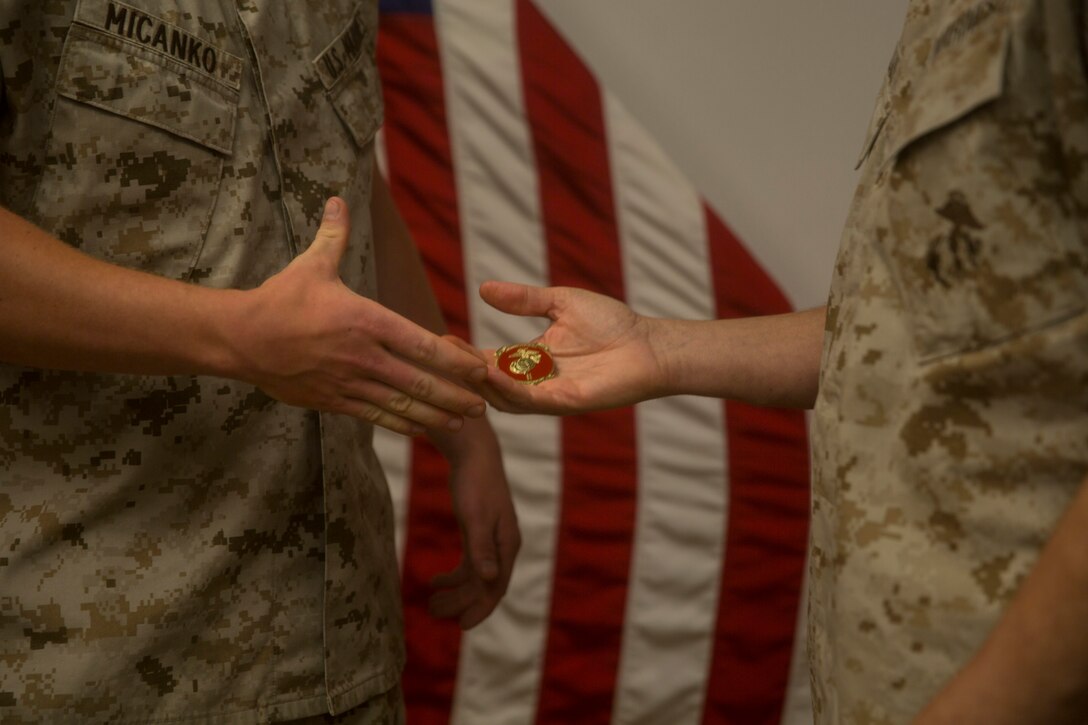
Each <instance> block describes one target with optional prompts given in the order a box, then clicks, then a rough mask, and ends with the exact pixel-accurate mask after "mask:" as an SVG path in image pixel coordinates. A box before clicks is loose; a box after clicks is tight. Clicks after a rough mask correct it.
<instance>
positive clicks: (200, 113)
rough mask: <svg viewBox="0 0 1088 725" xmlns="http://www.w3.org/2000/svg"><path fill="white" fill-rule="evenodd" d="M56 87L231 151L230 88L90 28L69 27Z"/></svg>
mask: <svg viewBox="0 0 1088 725" xmlns="http://www.w3.org/2000/svg"><path fill="white" fill-rule="evenodd" d="M234 60H238V59H234ZM238 62H239V63H240V62H241V61H240V60H239V61H238ZM57 93H58V94H60V95H61V96H64V97H66V98H69V99H71V100H74V101H78V102H80V103H86V104H88V105H91V106H95V107H97V108H101V109H103V110H106V111H109V112H111V113H115V114H117V115H119V116H124V117H125V118H130V119H132V120H134V121H139V122H141V123H145V124H148V125H150V126H155V127H157V128H161V129H163V130H165V131H169V132H170V133H173V134H176V135H178V136H181V137H183V138H186V139H189V140H190V141H193V142H195V143H198V144H201V145H202V146H206V147H208V148H210V149H213V150H215V151H218V152H219V153H221V154H224V155H227V156H229V155H230V154H231V149H232V146H233V143H234V123H235V117H236V115H237V108H238V92H237V90H236V89H234V88H231V87H230V85H229V84H226V83H222V82H219V81H216V80H214V79H212V78H210V77H208V76H206V75H204V74H201V73H197V72H194V71H192V70H191V69H190V68H189V67H188V66H187V65H186V64H184V63H181V62H179V61H177V60H174V59H172V58H170V57H168V56H165V55H163V54H161V53H158V52H155V51H154V50H151V49H148V48H145V47H143V46H141V45H138V44H136V43H132V42H128V41H126V40H125V39H123V38H120V37H116V36H114V35H111V34H108V33H105V32H103V31H100V30H97V29H95V28H92V27H88V26H85V25H81V24H79V23H76V24H73V25H72V26H71V28H70V29H69V32H68V38H67V40H66V42H65V45H64V52H63V56H62V58H61V64H60V70H59V72H58V76H57Z"/></svg>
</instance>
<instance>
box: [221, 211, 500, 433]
mask: <svg viewBox="0 0 1088 725" xmlns="http://www.w3.org/2000/svg"><path fill="white" fill-rule="evenodd" d="M350 231H351V230H350V225H349V215H348V210H347V206H346V204H345V203H344V202H343V200H341V199H337V198H335V197H334V198H332V199H329V201H328V202H327V203H326V207H325V216H324V218H323V220H322V222H321V227H320V228H319V229H318V231H317V235H316V236H315V238H314V242H313V244H312V245H311V246H310V247H309V248H308V249H307V250H306V251H305V252H303V253H302V254H300V255H299V256H298V257H297V258H296V259H295V260H294V261H292V262H291V264H289V265H288V266H287V267H286V268H284V269H283V271H281V272H280V273H278V274H276V275H274V276H273V277H271V278H269V279H268V280H267V281H266V282H265V283H264V284H262V285H261V286H260V287H258V288H257V289H255V290H252V291H251V292H247V293H243V294H244V295H245V296H246V303H245V304H244V305H242V308H241V311H240V314H239V319H238V320H237V321H236V322H235V323H234V324H233V326H232V327H233V330H234V337H235V339H234V340H233V341H232V346H233V348H234V349H235V350H236V352H237V354H236V357H237V359H238V363H237V367H238V368H239V371H238V374H237V377H238V378H239V379H242V380H247V381H249V382H252V383H254V384H256V385H257V386H258V387H260V388H261V389H262V390H264V391H265V392H266V393H268V394H269V395H271V396H272V397H274V398H276V399H278V400H281V401H283V402H285V403H289V404H291V405H298V406H302V407H307V408H313V409H315V410H321V411H326V412H332V413H343V414H346V415H351V416H354V417H357V418H360V419H363V420H367V421H370V422H372V423H374V424H376V425H380V426H382V427H385V428H388V429H390V430H392V431H395V432H397V433H403V434H409V435H415V434H419V433H422V432H424V430H426V429H432V428H449V429H458V428H460V427H461V425H462V424H463V421H464V418H463V416H470V417H471V416H479V415H482V414H483V412H484V409H485V405H484V400H483V399H482V398H481V397H480V396H479V395H478V394H477V393H475V392H472V391H471V390H469V389H468V388H469V386H471V385H472V384H474V383H478V382H479V381H482V380H483V379H484V378H485V377H486V367H485V365H484V363H483V362H482V361H481V360H480V359H479V358H478V357H477V356H476V355H474V354H472V353H470V352H468V351H466V350H464V349H462V348H461V347H459V346H458V345H456V344H454V343H452V342H451V341H449V340H447V339H443V338H441V337H439V336H437V335H435V334H433V333H431V332H430V331H428V330H426V329H424V328H422V327H420V326H419V325H416V324H415V323H413V322H411V321H410V320H407V319H405V318H404V317H401V316H400V315H397V314H396V313H394V312H392V311H390V310H388V309H386V308H385V307H383V306H381V305H380V304H378V303H377V302H375V301H373V300H370V299H368V298H366V297H363V296H360V295H358V294H356V293H355V292H353V291H352V290H350V289H349V288H348V287H347V286H346V285H345V284H344V283H343V281H341V279H340V276H339V266H340V260H341V258H342V257H343V255H344V251H345V250H346V248H347V245H348V237H349V234H350Z"/></svg>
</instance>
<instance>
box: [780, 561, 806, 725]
mask: <svg viewBox="0 0 1088 725" xmlns="http://www.w3.org/2000/svg"><path fill="white" fill-rule="evenodd" d="M805 563H806V566H805V571H806V572H807V571H808V566H807V564H808V562H807V561H806V562H805ZM806 602H808V576H807V575H806V576H805V578H804V581H803V582H802V586H801V598H800V606H798V607H797V629H796V634H795V635H794V638H793V663H792V666H791V667H790V679H789V683H788V684H787V685H786V696H785V702H784V703H783V704H782V725H812V717H813V715H812V682H811V678H810V677H809V665H808V647H807V646H806V643H807V642H808V606H806Z"/></svg>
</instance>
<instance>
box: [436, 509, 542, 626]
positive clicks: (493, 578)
mask: <svg viewBox="0 0 1088 725" xmlns="http://www.w3.org/2000/svg"><path fill="white" fill-rule="evenodd" d="M467 546H468V548H469V555H468V556H467V557H465V558H464V559H463V560H462V562H461V565H460V566H458V567H457V568H456V569H454V570H453V571H449V572H445V573H442V574H438V575H437V576H435V577H434V578H433V579H431V587H432V588H434V589H437V590H439V591H436V592H435V593H434V594H433V595H431V598H430V600H429V602H428V609H429V611H430V613H431V615H432V616H434V617H439V618H443V619H453V618H456V619H457V620H458V624H459V625H460V626H461V628H462V629H471V628H472V627H475V626H476V625H477V624H479V623H480V622H482V621H483V620H484V619H486V618H487V616H488V615H489V614H491V612H492V611H493V610H494V609H495V607H496V606H497V605H498V603H499V601H500V600H501V599H502V598H503V596H504V595H505V594H506V589H507V586H509V584H510V576H511V574H512V573H513V569H514V560H515V559H516V558H517V553H518V550H519V549H520V548H521V535H520V533H519V532H518V526H517V522H516V518H513V517H511V518H509V519H505V520H504V521H502V522H500V523H499V526H498V530H497V532H496V533H495V539H494V541H491V542H490V543H484V542H473V541H469V542H467ZM490 566H493V568H492V569H490V571H489V572H488V574H485V572H484V571H482V569H483V568H484V567H490Z"/></svg>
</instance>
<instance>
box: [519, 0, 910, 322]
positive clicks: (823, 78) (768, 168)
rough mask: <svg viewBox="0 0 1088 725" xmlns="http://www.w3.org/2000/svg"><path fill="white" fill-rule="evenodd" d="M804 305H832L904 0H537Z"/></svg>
mask: <svg viewBox="0 0 1088 725" xmlns="http://www.w3.org/2000/svg"><path fill="white" fill-rule="evenodd" d="M537 5H538V6H539V7H540V8H541V10H543V11H544V13H545V14H546V15H548V17H549V18H551V20H552V21H553V22H555V23H556V25H557V26H558V27H559V28H560V29H561V31H562V33H563V34H564V36H565V37H566V38H568V40H570V41H571V42H572V44H573V45H574V46H575V48H576V49H577V50H578V51H579V52H580V53H581V54H582V57H583V59H584V60H585V61H586V62H587V64H588V65H589V66H590V68H592V69H593V70H594V71H595V72H596V73H597V76H598V78H599V79H600V81H601V83H602V84H603V85H604V86H605V87H607V88H608V89H609V90H611V91H612V92H613V93H614V94H616V96H618V97H619V98H620V100H621V101H622V102H623V103H624V104H625V105H626V106H627V107H628V109H629V110H630V111H631V112H632V113H633V114H634V115H635V116H636V117H637V118H638V119H639V120H640V121H642V123H643V124H644V125H645V126H646V127H647V129H648V130H649V131H650V132H651V133H652V134H653V135H654V136H655V137H656V138H657V140H658V141H659V142H660V143H661V144H662V146H663V147H664V149H665V150H666V151H667V152H668V153H669V155H670V156H671V157H672V158H673V160H674V161H675V162H676V163H677V165H679V167H680V168H681V169H682V170H683V171H684V172H685V173H686V174H687V175H688V177H689V178H690V179H691V180H692V182H693V183H694V184H695V185H696V186H697V187H698V188H699V189H700V190H701V191H702V193H703V195H704V196H705V197H706V199H707V200H708V201H709V202H711V204H713V206H714V207H715V208H716V209H717V210H718V211H719V212H720V213H721V215H722V217H723V218H724V219H725V220H726V222H727V223H728V224H729V225H730V226H731V227H732V228H733V230H734V232H736V233H737V235H738V236H739V237H740V238H741V239H742V240H744V242H745V243H746V244H747V245H748V248H749V249H750V250H752V252H753V253H754V254H755V255H756V256H757V257H758V258H759V260H760V261H761V262H762V263H763V265H764V266H765V267H766V268H767V269H769V270H770V271H771V273H772V275H774V277H775V279H776V280H778V282H779V283H780V284H781V285H782V286H783V288H784V289H785V291H786V293H787V294H788V295H789V297H790V299H791V300H792V301H793V303H794V305H796V306H797V307H808V306H813V305H818V304H822V303H823V301H824V298H825V296H826V293H827V285H828V283H829V281H830V277H831V266H832V262H833V260H834V254H835V250H836V249H837V247H838V241H839V232H840V230H841V228H842V223H843V221H844V219H845V216H846V210H847V207H848V205H849V202H850V197H851V195H852V194H853V190H854V185H855V184H856V181H857V176H856V173H855V171H854V161H855V159H856V157H857V155H858V153H859V151H860V149H861V145H862V141H863V138H862V137H863V134H864V132H865V128H866V125H867V124H868V120H869V115H870V113H871V111H872V106H873V101H874V99H875V97H876V93H877V90H878V89H879V87H880V83H881V80H882V79H883V74H884V70H885V68H886V67H887V62H888V59H889V58H890V57H891V52H892V49H893V47H894V45H895V41H896V39H897V38H898V34H899V27H900V25H901V21H902V17H903V13H904V12H905V9H906V5H907V2H906V0H825V1H824V2H813V1H812V0H762V1H760V0H748V1H747V2H740V1H739V0H670V1H666V0H537Z"/></svg>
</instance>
